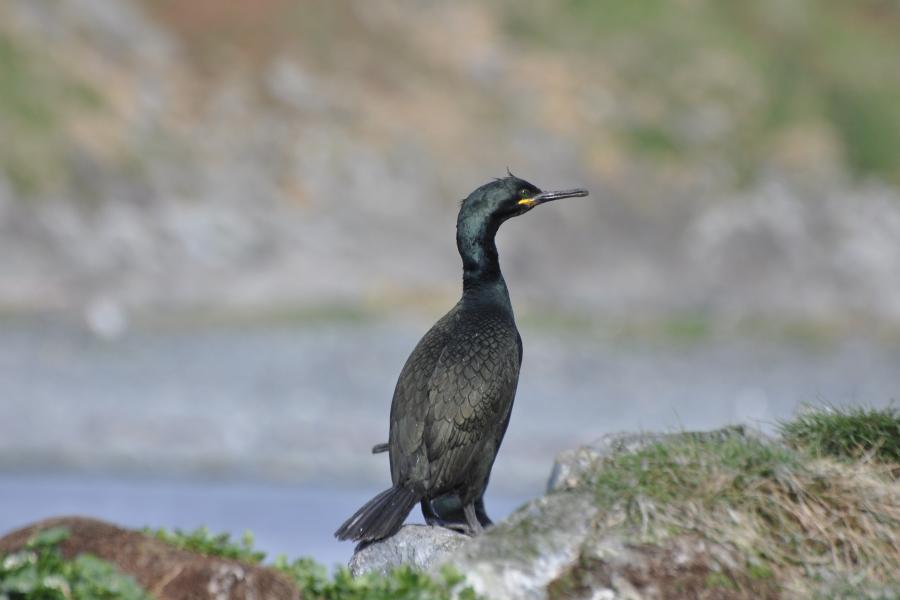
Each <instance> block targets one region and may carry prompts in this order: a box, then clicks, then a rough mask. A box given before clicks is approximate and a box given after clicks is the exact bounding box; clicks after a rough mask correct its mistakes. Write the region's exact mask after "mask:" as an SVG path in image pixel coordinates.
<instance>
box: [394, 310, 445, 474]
mask: <svg viewBox="0 0 900 600" xmlns="http://www.w3.org/2000/svg"><path fill="white" fill-rule="evenodd" d="M458 310H459V307H458V306H455V307H454V308H453V309H452V310H450V312H448V313H447V314H446V315H444V317H443V318H441V319H440V320H439V321H438V322H437V323H435V324H434V326H432V328H431V329H429V330H428V332H427V333H426V334H425V335H424V336H423V337H422V339H421V340H419V343H418V344H417V345H416V347H415V349H413V351H412V353H411V354H410V355H409V358H408V359H406V364H404V365H403V369H402V370H401V371H400V377H399V378H398V379H397V386H396V387H395V388H394V399H393V401H392V403H391V425H390V435H389V438H388V446H389V450H390V461H391V477H392V479H393V482H394V483H395V484H396V483H399V482H402V481H407V480H410V479H412V480H415V481H424V480H425V479H427V475H428V473H427V461H426V460H425V458H426V456H425V446H424V440H423V437H424V423H425V418H426V416H427V414H428V389H429V384H428V382H429V380H430V379H431V377H432V376H433V374H434V371H435V368H436V366H437V364H438V361H439V359H440V357H441V354H442V353H443V352H444V350H445V348H446V346H447V340H448V339H449V338H450V336H451V333H452V330H453V326H454V323H455V322H456V321H457V313H458Z"/></svg>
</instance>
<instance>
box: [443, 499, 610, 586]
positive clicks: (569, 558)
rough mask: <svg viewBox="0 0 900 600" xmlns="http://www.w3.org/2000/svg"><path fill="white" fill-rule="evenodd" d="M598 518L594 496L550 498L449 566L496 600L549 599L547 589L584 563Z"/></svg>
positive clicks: (478, 541)
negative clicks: (585, 547)
mask: <svg viewBox="0 0 900 600" xmlns="http://www.w3.org/2000/svg"><path fill="white" fill-rule="evenodd" d="M597 516H598V515H597V509H596V507H595V506H594V503H593V501H592V498H591V496H590V494H587V493H584V492H559V493H554V494H549V495H547V496H544V497H542V498H538V499H537V500H533V501H531V502H529V503H528V504H526V505H525V506H524V507H522V508H520V509H519V510H517V511H516V512H514V513H513V514H512V515H510V516H509V517H508V518H507V519H506V520H504V521H503V522H501V523H498V524H496V525H495V526H494V527H492V528H490V529H488V530H487V531H486V532H485V533H484V534H483V535H482V536H480V537H478V538H475V539H474V540H472V542H471V543H470V544H467V545H465V546H463V547H462V548H460V549H459V550H457V551H456V552H454V553H453V554H452V555H450V556H448V557H447V563H448V564H451V565H452V566H454V567H455V568H456V569H457V570H459V572H460V573H464V574H465V575H466V580H467V583H468V584H469V585H471V586H472V587H473V588H474V589H475V591H477V592H478V593H480V594H482V595H484V596H486V597H488V598H491V599H492V600H502V599H504V598H516V599H531V598H535V599H538V598H545V597H546V588H547V585H548V584H549V583H550V582H551V581H553V580H554V579H556V578H558V577H560V576H561V575H562V574H563V573H564V572H565V571H566V570H567V569H568V568H569V566H570V565H571V564H572V563H573V562H574V561H575V560H576V559H577V558H578V556H579V553H580V549H581V546H582V544H584V542H585V540H586V539H587V537H588V535H589V534H590V532H591V529H592V527H593V522H594V520H595V519H596V518H597Z"/></svg>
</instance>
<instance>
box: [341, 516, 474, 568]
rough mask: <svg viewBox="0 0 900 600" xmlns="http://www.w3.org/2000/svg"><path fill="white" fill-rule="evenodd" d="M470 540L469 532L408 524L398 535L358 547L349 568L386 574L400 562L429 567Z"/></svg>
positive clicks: (418, 566)
mask: <svg viewBox="0 0 900 600" xmlns="http://www.w3.org/2000/svg"><path fill="white" fill-rule="evenodd" d="M471 540H472V538H470V537H469V536H467V535H463V534H461V533H457V532H455V531H452V530H450V529H446V528H444V527H429V526H427V525H405V526H403V527H402V528H401V529H400V531H398V532H397V533H396V534H395V535H393V536H391V537H389V538H387V539H385V540H381V541H378V542H374V543H372V544H369V545H367V546H364V547H362V548H360V549H358V550H357V551H356V552H355V553H354V554H353V557H352V558H351V559H350V565H349V566H350V572H351V573H353V575H354V576H356V575H362V574H364V573H379V574H382V575H384V574H386V573H388V572H389V571H391V570H392V569H394V568H396V567H399V566H400V565H409V566H410V567H414V568H417V569H422V570H425V571H428V570H431V568H432V567H433V566H434V565H435V564H436V563H438V562H439V561H442V560H443V559H445V558H446V557H447V555H448V554H449V553H451V552H453V551H454V550H458V549H460V548H463V547H465V546H466V545H467V544H469V543H470V542H471Z"/></svg>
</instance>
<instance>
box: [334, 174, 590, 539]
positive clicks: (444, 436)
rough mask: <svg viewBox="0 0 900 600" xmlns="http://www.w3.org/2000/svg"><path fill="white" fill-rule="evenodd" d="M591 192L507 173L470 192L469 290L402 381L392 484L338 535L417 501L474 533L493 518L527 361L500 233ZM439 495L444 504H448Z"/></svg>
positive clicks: (389, 521)
mask: <svg viewBox="0 0 900 600" xmlns="http://www.w3.org/2000/svg"><path fill="white" fill-rule="evenodd" d="M587 193H588V192H587V190H583V189H575V190H565V191H556V192H542V191H541V190H540V189H538V188H537V187H536V186H534V185H532V184H530V183H528V182H527V181H524V180H522V179H519V178H518V177H515V176H513V175H512V174H510V175H509V177H505V178H503V179H497V180H494V181H492V182H491V183H488V184H485V185H483V186H481V187H479V188H478V189H477V190H475V191H474V192H472V193H471V194H469V196H468V197H467V198H466V199H465V200H463V203H462V206H461V208H460V210H459V216H458V218H457V222H456V245H457V248H458V249H459V254H460V256H461V257H462V262H463V293H462V298H461V299H460V301H459V302H457V303H456V306H454V307H453V308H452V309H451V310H450V312H448V313H447V314H446V315H444V317H442V318H441V319H440V320H439V321H438V322H437V323H435V324H434V326H433V327H432V328H431V329H430V330H429V331H428V333H426V334H425V336H424V337H423V338H422V339H421V340H420V341H419V343H418V345H416V347H415V349H414V350H413V352H412V354H410V356H409V358H408V359H407V361H406V364H405V365H404V366H403V370H402V371H401V372H400V378H399V379H398V380H397V386H396V388H395V390H394V398H393V401H392V403H391V422H390V434H389V436H388V443H387V451H388V452H389V455H390V464H391V481H392V483H393V486H392V487H390V488H388V489H387V490H385V491H383V492H381V493H380V494H378V495H377V496H375V497H374V498H372V499H371V500H370V501H369V502H367V503H366V504H365V505H364V506H363V507H362V508H360V509H359V510H358V511H356V513H354V515H353V516H351V517H350V518H349V519H347V521H345V522H344V524H343V525H341V526H340V528H338V530H337V531H336V532H335V537H337V538H338V539H342V540H354V541H357V542H371V541H374V540H379V539H383V538H386V537H389V536H391V535H393V534H394V533H396V532H397V530H398V529H400V526H401V525H402V524H403V521H404V520H405V519H406V516H407V515H408V514H409V511H410V510H412V508H413V506H415V505H416V503H421V506H422V513H423V515H424V516H425V520H426V522H428V523H429V524H442V525H453V524H456V522H457V521H462V523H461V524H463V525H464V528H465V530H466V531H467V532H468V533H469V534H471V535H476V534H479V533H481V531H482V529H483V527H485V526H487V525H489V524H490V519H488V517H487V514H486V513H485V512H484V501H483V496H484V489H485V487H486V486H487V481H488V477H489V476H490V472H491V467H492V466H493V464H494V458H495V457H496V456H497V450H498V449H499V448H500V442H501V441H502V440H503V435H504V434H505V433H506V426H507V425H508V424H509V416H510V412H511V409H512V405H513V399H514V397H515V394H516V384H517V383H518V379H519V366H520V365H521V363H522V339H521V337H519V331H518V330H517V329H516V323H515V319H514V317H513V310H512V304H511V303H510V300H509V292H508V291H507V289H506V282H505V281H504V280H503V275H502V274H501V273H500V264H499V262H498V258H497V247H496V245H495V244H494V236H495V235H496V233H497V229H498V228H499V227H500V225H501V223H503V222H504V221H506V220H507V219H509V218H511V217H516V216H519V215H522V214H525V213H526V212H528V211H530V210H531V209H532V208H534V207H535V206H537V205H539V204H543V203H545V202H549V201H551V200H557V199H559V198H570V197H575V196H587ZM384 449H385V448H384V445H379V446H376V447H375V448H373V451H383V450H384ZM448 498H449V499H450V501H448ZM432 501H436V503H437V504H439V505H441V506H443V507H444V508H442V509H439V511H441V512H436V511H435V508H434V507H433V506H432ZM448 507H449V508H448ZM459 507H461V508H462V518H459V516H458V512H459ZM453 513H457V515H456V516H452V515H453Z"/></svg>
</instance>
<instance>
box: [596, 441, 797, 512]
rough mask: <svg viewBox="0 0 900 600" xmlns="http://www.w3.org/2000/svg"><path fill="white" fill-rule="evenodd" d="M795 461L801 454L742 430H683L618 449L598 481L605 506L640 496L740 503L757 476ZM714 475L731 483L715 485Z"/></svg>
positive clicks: (632, 502)
mask: <svg viewBox="0 0 900 600" xmlns="http://www.w3.org/2000/svg"><path fill="white" fill-rule="evenodd" d="M796 466H798V457H797V456H796V455H795V454H794V453H793V452H791V451H789V450H787V449H784V448H781V447H779V446H777V445H773V444H767V443H764V442H762V441H758V440H754V439H745V438H742V437H740V436H738V435H734V436H728V435H726V436H723V437H722V438H721V439H715V438H710V439H704V438H702V437H697V436H692V435H690V434H685V435H684V436H683V438H681V439H679V440H677V441H666V442H658V443H654V444H650V445H649V446H647V447H645V448H643V449H641V450H638V451H637V452H631V453H622V454H617V455H614V456H613V457H612V458H610V459H608V461H607V462H606V463H605V464H604V465H603V468H601V469H599V471H598V473H597V475H596V479H595V480H594V485H595V489H596V494H597V499H598V501H599V503H600V504H601V505H602V506H612V505H614V504H616V503H623V502H624V504H625V506H628V507H630V509H633V508H634V505H635V504H636V503H637V501H638V500H639V499H647V500H651V501H653V502H657V503H667V502H676V501H679V500H682V499H685V498H691V499H693V500H699V501H702V502H705V503H726V502H727V503H735V504H740V503H741V502H742V499H743V497H744V495H745V492H746V489H747V488H748V487H750V486H752V485H753V484H754V483H755V482H756V481H758V480H761V479H765V478H768V477H771V476H772V474H773V473H774V472H775V471H776V470H778V469H783V468H790V467H796ZM713 479H716V480H719V481H727V482H728V485H727V486H726V487H724V488H723V487H711V486H710V485H709V483H710V481H711V480H713Z"/></svg>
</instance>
